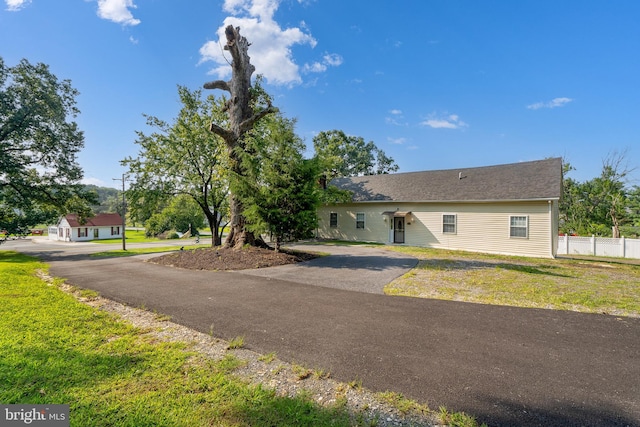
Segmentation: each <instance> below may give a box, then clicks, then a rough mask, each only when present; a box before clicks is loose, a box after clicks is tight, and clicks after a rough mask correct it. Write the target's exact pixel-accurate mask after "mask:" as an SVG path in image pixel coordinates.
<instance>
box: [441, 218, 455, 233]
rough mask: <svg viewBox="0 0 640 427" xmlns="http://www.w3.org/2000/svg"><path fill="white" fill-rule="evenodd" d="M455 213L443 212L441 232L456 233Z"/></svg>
mask: <svg viewBox="0 0 640 427" xmlns="http://www.w3.org/2000/svg"><path fill="white" fill-rule="evenodd" d="M456 217H457V215H456V214H443V215H442V233H443V234H456V233H457V228H456V223H457V218H456Z"/></svg>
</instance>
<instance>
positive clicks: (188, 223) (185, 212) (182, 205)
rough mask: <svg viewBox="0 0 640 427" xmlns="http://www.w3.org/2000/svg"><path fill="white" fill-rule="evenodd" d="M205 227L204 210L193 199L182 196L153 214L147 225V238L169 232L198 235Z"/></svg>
mask: <svg viewBox="0 0 640 427" xmlns="http://www.w3.org/2000/svg"><path fill="white" fill-rule="evenodd" d="M204 226H205V216H204V214H203V213H202V209H201V208H200V206H199V205H198V203H196V201H195V200H193V198H191V197H190V196H188V195H186V194H180V195H178V196H176V197H174V198H173V199H171V201H169V203H168V204H167V206H166V207H165V208H164V209H163V210H162V211H161V212H159V213H156V214H153V215H152V216H151V218H149V219H148V220H147V222H146V223H145V233H146V235H147V236H158V235H159V234H162V233H164V232H166V231H169V230H175V231H178V232H180V233H186V232H188V231H190V232H192V233H194V234H196V233H197V232H198V229H200V228H203V227H204Z"/></svg>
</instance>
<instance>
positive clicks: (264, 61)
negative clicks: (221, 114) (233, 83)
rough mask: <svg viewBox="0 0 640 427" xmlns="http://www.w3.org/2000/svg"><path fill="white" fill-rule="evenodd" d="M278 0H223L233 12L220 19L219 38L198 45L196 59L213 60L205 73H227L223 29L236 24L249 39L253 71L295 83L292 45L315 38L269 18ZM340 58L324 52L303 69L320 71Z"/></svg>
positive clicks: (296, 70) (297, 79)
mask: <svg viewBox="0 0 640 427" xmlns="http://www.w3.org/2000/svg"><path fill="white" fill-rule="evenodd" d="M279 5H280V0H225V2H224V5H223V10H224V11H226V12H228V13H230V14H232V15H234V16H229V17H227V18H226V19H225V20H224V23H223V25H222V26H221V27H220V28H218V31H217V35H218V38H219V41H209V42H207V43H205V44H204V45H203V46H202V47H201V48H200V56H201V59H200V62H201V63H202V62H207V61H213V62H214V63H216V64H217V66H216V67H215V68H213V69H212V70H211V71H210V72H209V74H213V75H216V76H218V78H227V77H229V76H230V75H231V67H230V66H229V62H230V60H231V58H230V57H225V55H224V51H223V50H222V46H223V45H224V44H225V43H226V37H225V35H224V29H225V28H226V27H227V26H228V25H233V26H234V27H240V34H241V35H243V36H244V37H246V38H247V40H249V42H250V43H251V47H250V48H249V56H251V63H252V64H253V65H254V66H255V67H256V73H258V74H262V75H264V76H265V78H266V79H267V80H268V81H269V83H272V84H285V85H286V84H299V83H301V82H302V78H301V77H300V67H299V66H298V65H297V64H296V63H295V61H294V60H293V54H292V52H291V48H292V46H294V45H296V44H308V45H309V46H311V47H312V48H313V47H315V46H316V44H317V42H316V40H315V39H314V38H313V36H311V34H309V33H307V32H305V31H303V29H302V28H304V25H301V27H302V28H296V27H293V28H286V29H282V28H281V27H280V25H279V24H278V23H277V22H275V21H274V20H273V16H274V14H275V12H276V10H277V9H278V6H279ZM336 63H342V58H341V57H340V56H339V55H335V54H326V55H325V56H324V58H323V59H322V61H318V62H314V63H312V64H307V65H305V67H304V70H305V71H307V72H323V71H326V67H328V66H337V65H336Z"/></svg>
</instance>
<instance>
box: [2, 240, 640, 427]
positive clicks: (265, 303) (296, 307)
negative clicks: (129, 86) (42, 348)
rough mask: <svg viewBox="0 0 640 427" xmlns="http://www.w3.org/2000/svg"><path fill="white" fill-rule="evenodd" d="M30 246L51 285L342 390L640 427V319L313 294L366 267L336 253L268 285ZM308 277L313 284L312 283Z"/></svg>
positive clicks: (375, 264) (536, 418)
mask: <svg viewBox="0 0 640 427" xmlns="http://www.w3.org/2000/svg"><path fill="white" fill-rule="evenodd" d="M25 248H26V249H25ZM3 249H11V248H9V247H7V248H5V247H3ZM27 249H28V248H27V246H25V247H23V248H21V249H20V250H21V251H23V252H32V253H38V254H39V255H40V256H42V257H44V258H45V260H46V261H48V262H50V264H51V273H52V274H53V275H56V276H59V277H66V278H68V281H69V282H70V283H72V284H74V285H77V286H81V287H85V288H89V289H94V290H96V291H98V292H100V293H101V295H102V296H104V297H106V298H111V299H114V300H116V301H120V302H124V303H127V304H130V305H132V306H143V305H144V306H145V307H146V308H147V309H149V310H155V311H157V312H159V313H164V314H168V315H170V316H171V317H172V319H173V321H175V322H177V323H181V324H183V325H186V326H189V327H191V328H194V329H197V330H199V331H202V332H205V333H208V332H210V331H213V333H214V334H215V335H217V336H220V337H221V338H224V339H231V338H234V337H237V336H240V335H242V336H244V337H245V343H246V344H247V346H248V347H249V348H251V349H253V350H255V351H258V352H262V353H269V352H275V353H276V354H277V355H278V357H279V358H282V359H283V360H287V361H292V362H296V363H300V364H303V365H305V366H309V367H311V368H322V369H324V370H326V371H330V372H331V375H332V377H333V378H336V379H338V380H342V381H352V380H354V379H359V380H361V381H362V384H363V386H364V387H367V388H369V389H372V390H374V391H385V390H391V391H395V392H399V393H402V394H404V395H405V396H407V397H410V398H413V399H416V400H418V401H420V402H426V403H428V404H429V406H430V407H431V408H433V409H437V408H438V407H439V406H440V405H445V406H446V407H447V408H448V409H450V410H455V411H465V412H467V413H469V414H473V415H475V416H477V417H478V418H479V420H480V421H486V422H488V423H489V425H496V426H640V381H639V380H638V378H640V319H634V318H622V317H613V316H603V315H593V314H582V313H573V312H563V311H552V310H539V309H522V308H512V307H497V306H487V305H479V304H468V303H458V302H449V301H437V300H428V299H417V298H403V297H389V296H385V295H381V294H378V293H372V292H370V291H366V289H365V292H355V291H349V290H344V289H335V287H327V286H325V285H326V283H324V284H321V286H316V285H311V284H308V283H305V281H307V280H308V281H313V280H316V279H315V277H316V276H318V274H320V275H325V276H327V277H331V280H332V281H333V282H336V283H338V284H339V283H343V282H344V283H356V282H357V279H358V277H359V274H361V273H362V272H361V269H360V268H358V265H357V264H358V263H356V264H354V265H353V268H345V266H344V264H341V265H342V266H341V267H336V266H333V267H332V266H331V265H330V264H331V262H330V260H331V259H332V258H333V259H334V260H338V259H340V258H339V257H338V256H335V258H334V257H331V256H330V257H326V259H325V261H323V262H328V263H329V264H328V265H325V266H324V267H323V268H324V269H320V268H319V266H317V265H316V266H312V267H304V266H302V267H301V268H299V269H298V270H291V271H277V272H276V273H274V274H273V276H271V277H261V276H263V273H264V272H261V273H260V274H259V275H258V274H257V272H255V271H253V272H251V271H250V272H237V273H228V272H203V271H186V270H178V269H173V268H169V267H164V266H158V265H153V264H150V263H146V262H144V261H143V260H142V259H141V257H131V258H125V259H123V258H117V259H90V258H88V257H83V256H81V255H79V254H78V253H75V254H71V255H69V256H65V255H64V251H58V250H56V251H55V252H51V253H50V255H47V251H46V250H44V249H45V248H43V247H42V246H39V245H32V250H31V251H29V250H27ZM56 249H58V248H56ZM323 250H324V248H323ZM357 250H364V251H370V252H369V253H368V255H366V254H364V257H363V258H361V259H360V261H363V260H366V259H369V260H370V261H371V262H372V265H370V266H368V267H367V269H369V268H371V269H373V270H374V271H375V270H379V271H380V272H384V271H385V270H386V267H385V264H384V260H385V259H387V258H388V257H387V256H386V255H387V253H386V252H382V251H380V250H377V249H365V248H358V249H357ZM346 255H348V254H346ZM356 258H357V257H354V258H348V257H347V258H345V259H352V260H355V259H356ZM345 259H343V261H344V260H345ZM389 259H390V258H389ZM390 262H391V261H390ZM393 262H396V261H393ZM402 262H408V261H402ZM285 270H286V269H285ZM274 271H275V270H274ZM305 271H307V272H309V273H310V276H312V277H311V278H309V277H307V278H306V279H305V278H303V277H302V276H303V273H304V272H305ZM330 273H332V274H330ZM369 273H370V274H373V273H371V272H369ZM381 274H382V273H381ZM394 274H395V273H394ZM363 277H364V276H363ZM284 279H287V280H284ZM293 279H295V280H293ZM369 280H370V278H367V279H366V281H369ZM362 281H365V280H362ZM338 286H341V285H338ZM346 287H347V288H348V287H353V285H348V286H346ZM376 292H377V291H376Z"/></svg>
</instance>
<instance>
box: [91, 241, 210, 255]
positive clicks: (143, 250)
mask: <svg viewBox="0 0 640 427" xmlns="http://www.w3.org/2000/svg"><path fill="white" fill-rule="evenodd" d="M210 247H211V244H210V243H205V244H202V243H200V244H198V245H185V246H158V247H153V248H128V249H127V250H126V251H123V250H122V249H114V250H111V251H104V252H95V253H93V254H91V256H93V257H123V256H132V255H142V254H155V253H160V252H175V251H179V250H180V248H183V249H184V250H185V251H186V250H192V249H198V248H210Z"/></svg>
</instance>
